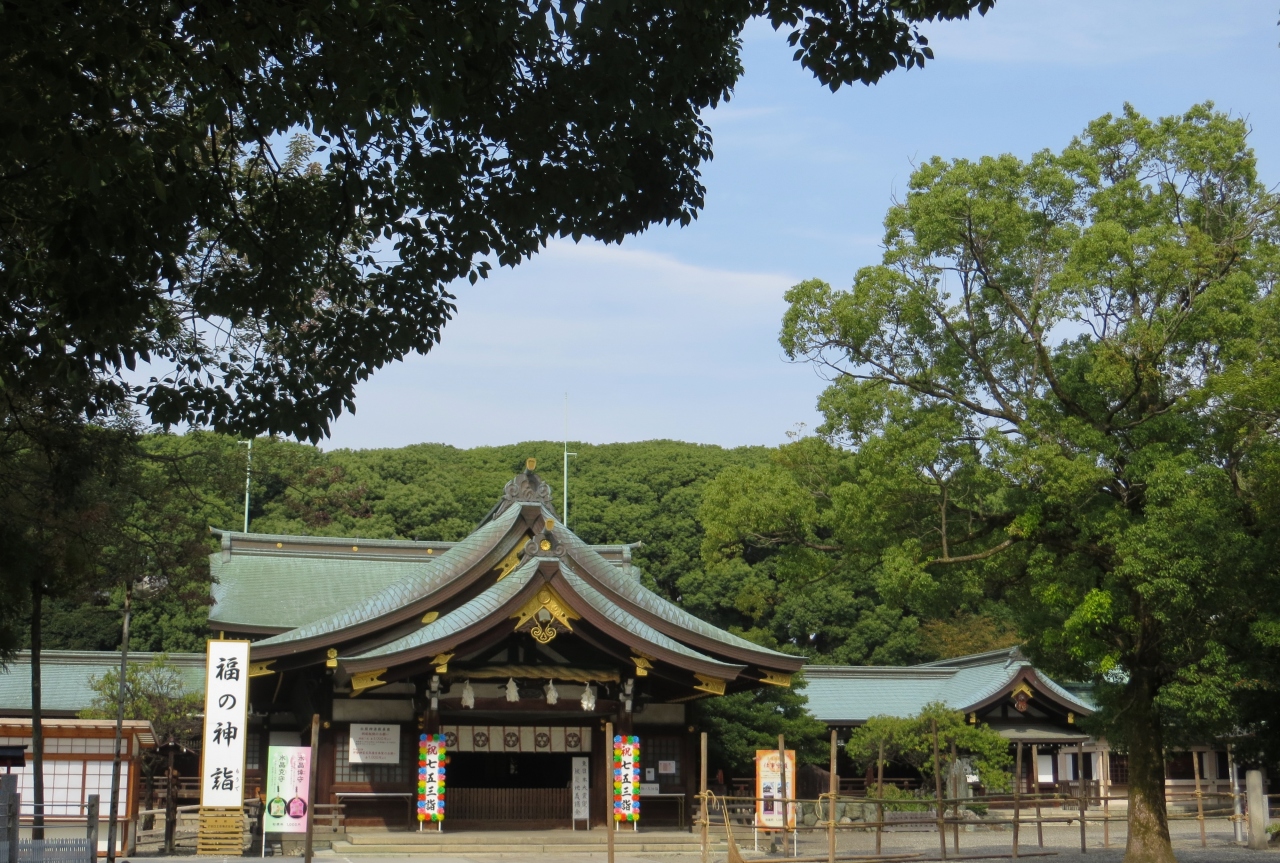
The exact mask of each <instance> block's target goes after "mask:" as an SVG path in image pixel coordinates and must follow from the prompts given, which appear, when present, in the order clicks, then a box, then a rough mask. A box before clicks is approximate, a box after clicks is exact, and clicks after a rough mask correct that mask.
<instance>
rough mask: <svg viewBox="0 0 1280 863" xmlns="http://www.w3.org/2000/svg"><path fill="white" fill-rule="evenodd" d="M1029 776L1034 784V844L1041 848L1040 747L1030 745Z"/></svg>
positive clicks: (1042, 826) (1042, 827)
mask: <svg viewBox="0 0 1280 863" xmlns="http://www.w3.org/2000/svg"><path fill="white" fill-rule="evenodd" d="M1031 775H1032V776H1034V777H1035V780H1036V781H1035V783H1034V784H1032V786H1031V787H1032V788H1033V789H1034V793H1035V797H1034V798H1033V799H1034V800H1035V803H1036V844H1037V845H1039V846H1040V847H1041V848H1043V847H1044V822H1043V821H1041V820H1040V818H1041V814H1040V747H1039V746H1037V745H1036V744H1034V743H1032V744H1031Z"/></svg>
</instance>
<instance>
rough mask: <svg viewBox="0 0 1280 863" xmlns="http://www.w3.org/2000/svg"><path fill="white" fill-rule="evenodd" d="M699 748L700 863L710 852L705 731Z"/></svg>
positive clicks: (704, 860)
mask: <svg viewBox="0 0 1280 863" xmlns="http://www.w3.org/2000/svg"><path fill="white" fill-rule="evenodd" d="M699 750H700V752H701V760H702V764H701V769H700V771H699V777H698V786H699V790H700V791H701V792H702V795H701V796H702V809H701V812H702V817H701V818H700V819H699V820H700V821H701V822H702V863H707V855H708V854H710V853H711V850H710V848H708V847H707V827H708V825H709V824H710V822H711V807H710V806H709V805H708V797H707V732H705V731H704V732H702V739H701V741H700V742H699Z"/></svg>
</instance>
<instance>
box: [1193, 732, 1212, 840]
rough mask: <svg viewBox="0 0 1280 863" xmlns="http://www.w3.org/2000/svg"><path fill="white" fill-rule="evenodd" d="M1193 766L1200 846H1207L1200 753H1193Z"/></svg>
mask: <svg viewBox="0 0 1280 863" xmlns="http://www.w3.org/2000/svg"><path fill="white" fill-rule="evenodd" d="M1191 767H1192V769H1194V770H1195V777H1196V820H1198V821H1199V822H1200V847H1201V848H1207V847H1209V846H1208V843H1207V842H1206V841H1205V838H1204V795H1203V794H1201V793H1200V753H1199V752H1192V753H1191Z"/></svg>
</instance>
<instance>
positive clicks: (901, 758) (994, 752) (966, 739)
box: [844, 702, 1013, 796]
mask: <svg viewBox="0 0 1280 863" xmlns="http://www.w3.org/2000/svg"><path fill="white" fill-rule="evenodd" d="M935 732H936V733H937V741H936V743H937V747H938V748H937V752H936V754H937V756H938V769H939V771H940V772H941V773H942V776H943V778H944V780H945V778H946V777H947V776H950V775H951V774H952V772H953V769H954V768H956V765H957V762H963V763H964V764H965V765H966V766H967V767H968V772H972V773H974V774H976V775H977V777H978V779H979V781H980V782H981V783H982V785H983V786H984V787H986V788H987V789H988V790H990V791H1005V790H1007V789H1008V788H1009V787H1010V786H1011V783H1012V779H1013V774H1012V771H1011V769H1010V768H1011V767H1012V766H1013V759H1012V756H1010V755H1009V741H1008V740H1006V739H1005V738H1004V737H1002V736H1000V734H999V732H997V731H994V730H992V729H991V728H990V727H989V726H987V725H970V724H969V723H967V722H965V718H964V714H963V713H958V712H956V711H954V710H949V709H947V707H946V705H944V704H941V703H938V702H935V703H933V704H927V705H925V707H924V709H922V710H921V711H920V713H918V714H917V715H915V716H873V717H871V718H870V719H868V720H867V721H866V723H865V724H863V725H860V726H859V727H857V728H855V729H854V730H853V732H852V733H851V734H850V735H849V739H848V740H847V741H845V745H844V752H845V755H847V756H848V757H849V759H850V760H851V761H852V762H853V763H854V764H855V765H857V766H858V767H860V768H863V769H865V768H868V767H870V768H872V772H874V770H875V768H876V763H877V762H878V761H880V759H881V758H883V759H884V763H885V764H889V763H894V762H896V763H902V764H909V765H911V766H912V767H914V768H915V769H916V770H918V771H920V773H921V775H923V776H925V777H926V778H932V777H933V775H934V770H933V763H934V762H933V758H934V754H935V750H934V744H935V741H934V734H935ZM953 744H954V746H955V755H956V757H955V759H953V758H952V755H951V752H952V749H951V747H952V745H953ZM868 775H870V773H869V774H868ZM867 793H868V796H875V795H874V794H872V793H871V792H870V791H868V792H867Z"/></svg>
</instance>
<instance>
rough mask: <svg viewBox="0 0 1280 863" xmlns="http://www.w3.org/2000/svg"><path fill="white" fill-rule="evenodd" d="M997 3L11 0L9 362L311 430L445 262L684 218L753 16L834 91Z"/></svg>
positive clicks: (415, 332)
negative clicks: (937, 30)
mask: <svg viewBox="0 0 1280 863" xmlns="http://www.w3.org/2000/svg"><path fill="white" fill-rule="evenodd" d="M992 3H993V0H834V2H827V0H820V2H813V0H676V2H667V0H639V2H633V3H613V2H604V0H588V2H579V0H557V2H552V0H463V2H460V3H449V4H442V3H435V2H427V0H299V2H292V3H281V2H278V0H238V2H205V0H185V2H183V0H177V2H174V0H138V2H130V3H120V2H117V0H79V2H71V3H52V4H51V3H46V2H39V0H3V2H0V178H3V180H2V181H0V213H2V214H3V217H2V218H0V386H4V387H13V386H15V385H16V384H17V382H19V381H21V382H22V384H23V386H24V387H26V388H28V389H30V390H33V391H43V390H47V389H49V388H51V387H54V386H59V387H62V388H63V389H65V390H66V391H68V392H73V393H76V394H77V396H78V406H82V407H83V408H84V409H85V410H87V411H89V412H90V413H92V412H94V411H97V410H101V409H102V408H103V407H104V405H107V404H110V403H111V402H112V401H113V400H115V399H118V398H120V397H122V396H128V397H133V398H136V399H137V400H139V401H140V402H141V404H142V405H143V406H144V408H145V411H146V414H147V416H148V417H149V418H150V419H151V420H153V421H155V422H158V423H163V424H171V423H188V424H192V425H204V426H213V427H215V428H219V429H224V430H231V431H235V432H238V433H244V432H261V431H272V432H280V433H284V434H288V435H296V436H299V437H303V438H309V439H312V440H315V439H318V438H320V437H322V436H323V435H324V434H325V433H326V432H327V430H328V426H329V422H330V420H331V419H333V418H334V417H335V416H337V415H338V414H339V413H340V412H341V411H342V410H343V409H344V408H348V409H349V408H350V407H351V406H352V400H353V393H354V388H355V386H356V384H357V383H358V382H359V381H361V380H363V379H364V378H366V377H367V376H368V375H370V374H371V373H372V372H373V371H374V370H376V369H377V368H379V367H380V366H382V365H384V364H386V363H388V362H391V361H394V360H397V359H399V358H401V357H403V356H404V355H405V354H407V353H409V352H410V351H420V352H425V351H427V350H428V349H429V348H430V347H431V346H432V345H433V344H435V343H436V341H437V340H438V339H439V336H440V331H441V327H442V326H444V324H445V322H446V320H447V319H448V318H449V316H450V314H451V313H452V311H453V306H452V304H451V300H452V297H451V296H450V294H449V293H448V286H449V285H450V284H451V283H452V282H454V281H455V280H458V279H461V278H464V277H469V278H470V279H471V280H472V281H475V280H476V278H477V277H479V276H482V275H484V274H485V272H486V271H487V270H488V268H489V267H490V265H491V264H498V265H503V266H506V265H514V264H516V263H518V262H519V261H520V260H521V259H523V258H525V257H527V256H529V255H532V254H533V253H535V252H536V251H537V250H538V249H539V248H540V247H541V246H542V245H543V244H544V243H545V242H546V241H547V240H548V238H551V237H555V236H571V237H573V238H574V239H578V238H582V237H592V238H596V239H600V240H604V241H606V242H617V241H620V240H621V239H622V238H623V237H625V236H627V235H629V234H634V233H636V232H638V231H641V230H643V229H645V228H646V227H648V226H650V225H653V224H657V223H664V222H665V223H670V222H680V223H688V222H689V221H690V220H691V219H693V218H694V216H695V215H696V213H697V211H698V209H699V208H700V207H701V206H702V203H703V195H704V189H703V186H702V183H701V180H700V173H699V172H700V167H701V165H702V164H703V163H704V162H705V161H706V160H707V159H709V158H710V157H711V136H710V131H709V129H708V127H707V126H706V124H705V123H704V121H703V119H702V114H703V112H704V111H706V110H707V109H709V108H711V107H712V106H714V105H716V104H717V103H718V102H719V101H721V100H723V99H727V98H729V96H730V94H731V91H732V88H733V86H734V83H735V82H736V81H737V79H738V77H739V75H740V74H741V72H742V68H741V64H740V59H739V55H740V48H741V44H740V38H739V37H740V34H741V31H742V28H743V26H744V24H745V23H746V22H747V21H748V20H749V19H750V18H752V17H757V16H762V17H765V18H767V19H768V20H769V21H770V22H771V23H772V24H773V26H774V27H775V28H779V29H784V30H787V31H789V34H790V35H789V38H790V40H791V43H792V44H793V45H795V46H796V57H797V59H799V60H800V61H801V63H802V64H803V65H805V66H806V67H808V68H809V69H811V70H812V71H813V74H814V75H815V76H816V77H817V78H818V79H819V81H821V82H822V83H824V84H827V85H829V86H831V87H832V88H835V87H838V86H839V85H841V84H843V83H851V82H853V81H862V82H866V83H871V82H874V81H876V80H878V79H879V78H880V77H881V76H882V75H884V74H885V73H887V72H888V71H890V70H892V69H894V68H896V67H899V66H907V67H911V66H916V65H920V64H922V63H923V62H924V61H925V60H926V58H928V57H930V56H932V55H931V54H930V51H929V48H928V47H927V42H926V40H925V38H924V37H923V36H922V35H921V34H920V33H919V32H918V28H917V25H918V24H919V23H920V22H924V21H929V20H937V19H953V18H962V17H967V16H968V15H969V14H970V12H971V10H975V9H976V10H978V11H980V12H985V11H986V10H987V9H988V8H990V6H991V5H992ZM139 362H149V363H150V370H151V372H152V373H153V374H154V377H152V378H151V380H150V382H149V383H141V384H139V383H137V380H138V378H137V377H131V376H130V374H129V371H130V370H133V369H135V367H136V366H137V364H138V363H139Z"/></svg>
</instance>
